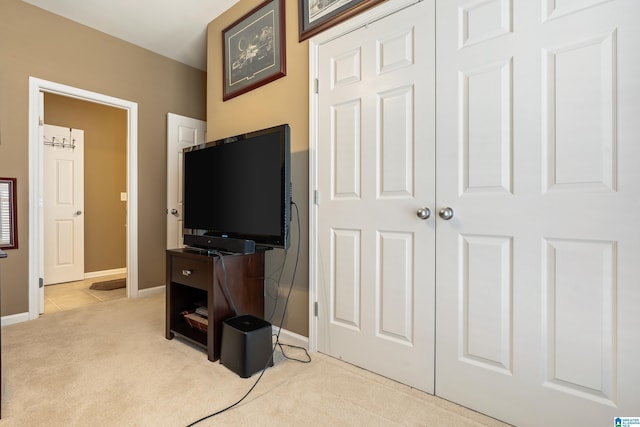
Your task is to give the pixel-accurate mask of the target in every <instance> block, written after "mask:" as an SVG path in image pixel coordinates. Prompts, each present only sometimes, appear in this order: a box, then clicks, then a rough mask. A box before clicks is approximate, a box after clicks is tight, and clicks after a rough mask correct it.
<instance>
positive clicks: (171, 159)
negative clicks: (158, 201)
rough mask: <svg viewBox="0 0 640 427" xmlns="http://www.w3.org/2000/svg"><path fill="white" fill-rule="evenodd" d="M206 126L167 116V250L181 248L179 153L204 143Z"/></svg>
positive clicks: (174, 116) (180, 161) (180, 162)
mask: <svg viewBox="0 0 640 427" xmlns="http://www.w3.org/2000/svg"><path fill="white" fill-rule="evenodd" d="M205 133H206V122H203V121H201V120H196V119H192V118H189V117H184V116H179V115H177V114H173V113H168V114H167V249H175V248H181V247H183V246H184V245H183V236H182V233H183V225H182V190H183V182H182V179H183V176H182V174H183V171H182V162H183V157H182V150H183V149H184V148H188V147H191V146H194V145H197V144H202V143H204V142H205Z"/></svg>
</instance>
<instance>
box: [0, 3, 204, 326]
mask: <svg viewBox="0 0 640 427" xmlns="http://www.w3.org/2000/svg"><path fill="white" fill-rule="evenodd" d="M0 40H1V42H0V176H6V177H16V178H17V179H18V184H17V188H18V195H17V197H18V236H19V245H20V247H19V249H16V250H10V251H8V255H9V257H8V258H7V259H5V260H4V262H3V265H2V271H1V273H0V274H2V278H1V279H0V282H2V293H1V295H0V298H1V299H2V315H3V316H7V315H11V314H17V313H24V312H26V311H28V309H29V307H28V301H29V297H28V291H29V289H28V264H29V261H28V260H29V247H28V242H29V214H28V213H29V205H28V196H29V185H28V177H29V149H28V146H29V143H28V126H29V123H28V111H29V110H28V109H29V76H33V77H37V78H41V79H45V80H48V81H53V82H56V83H61V84H65V85H69V86H73V87H76V88H80V89H85V90H89V91H92V92H97V93H101V94H104V95H108V96H113V97H116V98H121V99H125V100H128V101H132V102H136V103H137V104H138V175H139V176H138V193H139V200H138V211H139V212H138V232H139V234H138V252H139V254H138V255H139V265H138V286H139V288H140V289H145V288H150V287H154V286H158V285H162V284H164V281H165V279H164V275H165V268H164V267H165V255H164V249H165V242H166V225H165V222H166V184H165V182H166V126H167V125H166V115H167V113H168V112H173V113H176V114H180V115H184V116H189V117H194V118H197V119H200V120H204V119H205V115H206V98H205V93H206V73H204V72H203V71H200V70H197V69H194V68H192V67H188V66H186V65H183V64H180V63H178V62H176V61H173V60H170V59H167V58H165V57H162V56H160V55H157V54H154V53H152V52H150V51H147V50H144V49H141V48H139V47H136V46H134V45H132V44H130V43H126V42H123V41H121V40H118V39H116V38H113V37H111V36H108V35H106V34H104V33H101V32H99V31H95V30H92V29H90V28H88V27H85V26H83V25H79V24H77V23H75V22H72V21H70V20H67V19H64V18H61V17H58V16H56V15H53V14H51V13H49V12H46V11H44V10H42V9H39V8H36V7H34V6H31V5H29V4H26V3H24V2H22V1H20V0H1V1H0Z"/></svg>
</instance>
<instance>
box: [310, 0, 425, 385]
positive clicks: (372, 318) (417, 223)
mask: <svg viewBox="0 0 640 427" xmlns="http://www.w3.org/2000/svg"><path fill="white" fill-rule="evenodd" d="M433 13H434V8H433V1H424V2H423V3H421V4H419V5H418V6H416V7H414V8H411V9H407V10H404V11H401V12H398V13H396V14H394V15H392V16H390V17H388V18H386V19H384V20H382V21H378V22H375V23H372V24H371V25H369V26H367V27H366V28H364V27H363V28H360V29H358V30H356V31H353V32H351V33H349V34H347V35H346V36H343V37H340V38H339V39H336V40H334V41H332V42H330V43H327V44H325V45H323V46H322V47H321V49H320V51H319V64H321V68H320V70H319V82H320V84H319V85H320V96H319V108H318V112H319V123H321V126H320V127H319V141H320V146H319V152H318V162H319V165H320V166H319V168H320V174H319V186H318V189H319V197H318V205H317V212H318V219H319V221H318V254H319V258H320V262H319V267H320V272H319V280H320V283H319V284H318V287H319V299H318V308H319V310H320V314H319V322H320V323H321V326H320V327H319V331H320V333H319V335H318V349H319V350H320V351H322V352H325V353H327V354H330V355H332V356H335V357H338V358H341V359H343V360H346V361H348V362H350V363H354V364H356V365H359V366H362V367H365V368H367V369H370V370H372V371H375V372H378V373H381V374H383V375H387V376H389V377H392V378H395V379H398V380H399V381H402V382H404V383H406V384H410V385H412V386H414V387H416V388H419V389H421V390H425V391H429V392H431V393H433V386H434V385H433V378H434V374H433V358H434V347H433V345H434V327H435V325H434V319H435V314H434V277H435V272H434V263H433V259H434V245H435V236H434V218H433V214H432V213H431V216H429V217H428V218H424V219H423V218H420V217H419V216H418V215H417V211H418V210H419V209H422V208H426V209H429V210H431V209H433V206H434V201H435V169H434V150H435V145H434V144H435V140H434V137H435V127H434V105H435V97H434V95H435V86H434V75H435V71H434V58H435V56H434V27H433V22H434V17H433ZM419 19H420V20H426V21H427V22H431V25H430V26H424V25H416V23H417V22H418V20H419ZM423 216H427V210H425V211H424V214H423Z"/></svg>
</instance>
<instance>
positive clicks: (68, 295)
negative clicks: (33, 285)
mask: <svg viewBox="0 0 640 427" xmlns="http://www.w3.org/2000/svg"><path fill="white" fill-rule="evenodd" d="M122 277H126V274H124V273H122V274H114V275H109V276H103V277H94V278H91V279H85V280H80V281H77V282H67V283H58V284H55V285H47V286H45V287H44V313H45V314H47V313H55V312H57V311H65V310H73V309H74V308H79V307H84V306H87V305H91V304H99V303H101V302H104V301H113V300H116V299H120V298H126V297H127V289H126V288H120V289H113V290H111V291H95V290H93V289H89V287H90V286H91V284H92V283H94V282H100V281H103V280H112V279H119V278H122Z"/></svg>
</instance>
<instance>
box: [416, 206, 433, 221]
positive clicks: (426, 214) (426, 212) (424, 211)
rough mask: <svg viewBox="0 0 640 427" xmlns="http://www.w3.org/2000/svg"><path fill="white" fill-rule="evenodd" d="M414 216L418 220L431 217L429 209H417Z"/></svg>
mask: <svg viewBox="0 0 640 427" xmlns="http://www.w3.org/2000/svg"><path fill="white" fill-rule="evenodd" d="M416 215H417V216H418V218H420V219H429V217H430V216H431V209H429V208H420V209H418V212H416Z"/></svg>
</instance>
